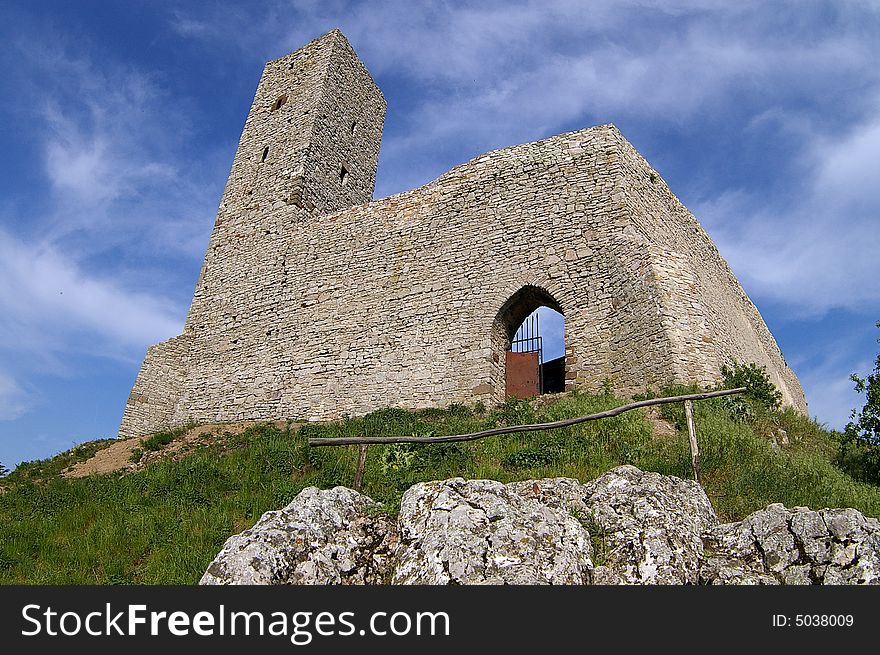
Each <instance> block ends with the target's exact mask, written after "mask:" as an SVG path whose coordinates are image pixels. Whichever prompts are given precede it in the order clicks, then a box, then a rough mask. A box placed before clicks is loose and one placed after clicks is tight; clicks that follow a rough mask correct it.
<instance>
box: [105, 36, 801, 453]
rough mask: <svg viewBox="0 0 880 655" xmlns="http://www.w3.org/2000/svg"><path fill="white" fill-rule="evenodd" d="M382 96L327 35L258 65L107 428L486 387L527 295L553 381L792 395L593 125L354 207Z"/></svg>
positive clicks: (620, 150)
mask: <svg viewBox="0 0 880 655" xmlns="http://www.w3.org/2000/svg"><path fill="white" fill-rule="evenodd" d="M384 115H385V100H384V98H383V96H382V93H381V91H380V90H379V88H378V87H377V86H376V85H375V83H374V82H373V79H372V77H371V76H370V74H369V72H368V71H367V69H366V68H365V67H364V65H363V63H362V62H361V61H360V60H359V59H358V57H357V55H355V53H354V51H353V50H352V49H351V46H350V45H349V43H348V41H347V40H346V39H345V37H344V36H343V35H342V33H341V32H339V31H337V30H334V31H333V32H330V33H328V34H326V35H324V36H322V37H321V38H319V39H316V40H315V41H313V42H311V43H309V44H308V45H306V46H305V47H304V48H302V49H300V50H298V51H296V52H294V53H292V54H290V55H287V56H285V57H282V58H280V59H278V60H275V61H272V62H269V63H268V64H267V65H266V68H265V70H264V72H263V76H262V78H261V79H260V83H259V86H258V87H257V92H256V96H255V97H254V102H253V105H252V106H251V110H250V113H249V114H248V117H247V121H246V122H245V126H244V130H243V132H242V135H241V140H240V142H239V146H238V150H237V152H236V155H235V159H234V161H233V164H232V171H231V172H230V175H229V179H228V181H227V184H226V188H225V191H224V194H223V198H222V200H221V202H220V208H219V211H218V213H217V219H216V222H215V224H214V230H213V232H212V234H211V240H210V242H209V243H208V248H207V252H206V255H205V262H204V265H203V267H202V271H201V274H200V276H199V280H198V283H197V285H196V289H195V292H194V294H193V301H192V305H191V307H190V311H189V315H188V317H187V321H186V324H185V327H184V330H183V334H181V335H180V336H177V337H174V338H173V339H169V340H168V341H165V342H163V343H160V344H157V345H155V346H152V347H150V349H149V350H148V351H147V356H146V358H145V360H144V363H143V366H142V367H141V370H140V373H139V375H138V378H137V380H136V381H135V384H134V388H133V389H132V392H131V394H130V396H129V399H128V402H127V404H126V407H125V412H124V415H123V419H122V425H121V426H120V430H119V433H120V435H121V436H135V435H143V434H147V433H150V432H153V431H156V430H158V429H162V428H166V427H170V426H174V425H180V424H183V423H186V422H188V421H195V422H218V421H237V420H268V419H283V418H291V419H300V420H302V419H309V420H312V419H330V418H337V417H339V416H342V415H344V414H348V415H354V414H363V413H366V412H369V411H372V410H374V409H376V408H379V407H385V406H399V407H426V406H442V405H446V404H449V403H452V402H473V401H476V400H483V401H487V402H496V401H500V400H503V399H504V397H505V395H506V363H505V353H506V352H507V351H508V349H509V348H510V345H511V341H512V340H513V337H514V332H512V331H515V330H516V328H517V326H518V325H519V324H520V323H521V322H522V320H523V319H524V318H525V317H526V316H528V314H529V313H530V312H532V311H533V310H534V309H535V307H536V306H539V305H544V306H547V307H551V308H553V309H555V310H557V311H560V312H561V313H563V314H564V315H565V332H566V351H565V358H564V360H563V362H564V379H565V383H566V385H567V386H569V387H570V386H573V385H578V386H580V387H583V388H586V389H598V388H600V387H601V386H602V384H603V381H605V380H608V381H610V382H611V384H612V386H613V387H614V388H615V390H617V391H618V392H620V393H634V392H642V391H644V390H645V389H646V388H656V387H658V386H659V385H661V384H664V383H668V382H673V381H680V382H691V381H693V382H697V383H701V384H708V383H711V382H713V381H715V380H716V379H717V377H718V375H719V371H720V368H721V365H722V364H724V363H726V362H729V361H730V360H736V361H740V362H746V363H749V362H756V363H758V364H762V365H764V366H766V367H767V370H768V372H769V373H770V375H771V377H772V378H773V381H774V382H775V383H776V384H777V385H778V386H779V387H780V389H781V390H782V393H783V395H784V400H785V402H786V403H788V404H790V405H793V406H795V407H797V408H798V409H800V410H801V411H805V410H806V403H805V400H804V395H803V391H802V390H801V386H800V384H799V383H798V380H797V378H796V377H795V375H794V373H793V372H792V371H791V370H790V369H789V368H788V366H787V365H786V364H785V361H784V359H783V358H782V354H781V353H780V351H779V348H778V347H777V345H776V342H775V341H774V339H773V337H772V335H771V334H770V332H769V331H768V330H767V326H766V325H765V324H764V321H763V320H762V319H761V316H760V315H759V314H758V311H757V310H756V309H755V306H754V305H753V304H752V303H751V301H750V300H749V299H748V297H747V296H746V294H745V293H744V292H743V290H742V288H741V287H740V285H739V283H738V282H737V280H736V278H735V277H734V275H733V273H732V272H731V270H730V268H729V267H728V266H727V264H726V263H725V262H724V260H723V259H722V258H721V256H720V255H719V253H718V251H717V249H716V248H715V246H714V244H713V243H712V241H711V239H710V238H709V237H708V235H707V234H706V233H705V231H704V230H703V229H702V227H700V225H699V223H698V222H697V221H696V219H695V218H694V217H693V216H692V215H691V214H690V213H689V212H688V211H687V209H685V207H684V206H683V205H682V204H681V203H680V202H679V201H678V199H677V198H676V197H675V196H674V195H673V194H672V192H671V191H670V190H669V189H668V187H667V186H666V184H665V183H664V182H663V180H662V179H661V177H660V176H659V174H658V173H657V172H656V171H655V170H654V169H652V168H651V166H650V165H649V164H648V163H647V162H646V161H645V160H644V159H643V158H642V157H641V155H639V153H638V152H636V150H635V149H634V148H633V147H632V145H630V143H629V142H628V141H626V139H624V138H623V136H622V135H621V134H620V132H619V131H618V130H617V129H616V128H615V127H614V126H613V125H602V126H597V127H592V128H589V129H585V130H581V131H578V132H571V133H568V134H562V135H559V136H554V137H551V138H549V139H545V140H543V141H538V142H536V143H529V144H524V145H518V146H514V147H511V148H506V149H503V150H496V151H493V152H490V153H487V154H485V155H482V156H481V157H479V158H477V159H475V160H473V161H470V162H468V163H466V164H463V165H461V166H458V167H456V168H454V169H452V170H451V171H449V172H448V173H446V174H444V175H442V176H441V177H439V178H438V179H437V180H435V181H433V182H431V183H430V184H427V185H425V186H423V187H420V188H418V189H414V190H412V191H408V192H406V193H401V194H398V195H395V196H391V197H389V198H384V199H381V200H375V201H372V200H371V198H372V193H373V187H374V181H375V173H376V164H377V161H378V156H379V144H380V141H381V135H382V124H383V120H384Z"/></svg>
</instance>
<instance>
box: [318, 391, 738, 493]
mask: <svg viewBox="0 0 880 655" xmlns="http://www.w3.org/2000/svg"><path fill="white" fill-rule="evenodd" d="M745 391H746V388H745V387H737V388H736V389H723V390H721V391H708V392H706V393H693V394H687V395H684V396H670V397H668V398H651V399H650V400H639V401H637V402H634V403H629V404H628V405H621V406H620V407H615V408H614V409H608V410H605V411H604V412H598V413H596V414H589V415H587V416H578V417H577V418H570V419H565V420H563V421H554V422H552V423H535V424H533V425H511V426H505V427H501V428H492V429H490V430H483V431H481V432H472V433H470V434H453V435H446V436H439V437H416V436H400V437H330V438H319V439H309V446H360V449H359V453H358V470H357V475H356V476H355V486H356V487H357V488H358V489H357V490H358V491H360V489H359V487H360V486H361V484H362V481H363V474H364V463H365V461H366V447H367V446H368V445H369V444H388V443H450V442H455V441H474V440H476V439H483V438H485V437H491V436H494V435H497V434H515V433H518V432H537V431H538V430H553V429H556V428H565V427H569V426H571V425H577V424H579V423H586V422H587V421H596V420H598V419H602V418H611V417H612V416H617V415H618V414H623V413H624V412H628V411H630V410H633V409H639V408H640V407H650V406H652V405H665V404H668V403H680V402H684V404H685V415H686V417H687V425H688V435H689V437H690V446H691V463H692V465H693V469H694V479H695V480H697V482H699V481H700V452H699V446H698V445H697V434H696V428H695V426H694V418H693V406H692V403H693V401H695V400H706V399H707V398H717V397H719V396H731V395H734V394H739V393H744V392H745Z"/></svg>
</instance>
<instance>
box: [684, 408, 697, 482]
mask: <svg viewBox="0 0 880 655" xmlns="http://www.w3.org/2000/svg"><path fill="white" fill-rule="evenodd" d="M684 415H685V418H686V419H687V425H688V437H689V438H690V442H691V466H692V467H693V469H694V480H696V481H697V483H700V446H699V444H698V443H697V428H696V426H695V425H694V403H693V401H692V400H685V401H684Z"/></svg>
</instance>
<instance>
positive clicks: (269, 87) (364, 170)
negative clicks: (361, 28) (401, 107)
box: [186, 30, 386, 330]
mask: <svg viewBox="0 0 880 655" xmlns="http://www.w3.org/2000/svg"><path fill="white" fill-rule="evenodd" d="M385 107H386V103H385V99H384V97H383V96H382V92H381V91H380V90H379V88H378V87H377V86H376V84H375V83H374V82H373V79H372V77H371V76H370V74H369V72H368V71H367V69H366V68H365V67H364V65H363V63H361V61H360V59H358V57H357V55H356V54H355V52H354V50H352V48H351V45H349V43H348V40H347V39H346V38H345V36H344V35H343V34H342V32H340V31H339V30H333V31H332V32H328V33H327V34H325V35H324V36H322V37H321V38H319V39H316V40H315V41H312V42H311V43H309V44H308V45H306V46H305V47H303V48H301V49H300V50H297V51H296V52H294V53H291V54H289V55H287V56H284V57H281V58H280V59H276V60H274V61H270V62H269V63H268V64H266V67H265V69H264V70H263V75H262V77H261V78H260V84H259V86H258V87H257V92H256V95H255V96H254V102H253V105H251V110H250V113H249V114H248V117H247V121H245V124H244V130H243V131H242V133H241V139H240V141H239V144H238V150H237V151H236V153H235V159H234V160H233V162H232V170H231V172H230V173H229V179H228V181H227V182H226V189H225V190H224V192H223V198H222V200H221V201H220V209H219V211H218V213H217V220H216V222H215V224H214V231H213V233H212V235H211V241H210V243H209V245H208V252H207V256H206V258H205V264H204V267H203V268H202V272H201V275H200V279H199V283H198V285H197V286H196V290H195V295H194V297H193V302H192V306H191V307H190V313H189V317H188V319H187V323H186V327H187V329H196V330H198V328H199V326H203V325H207V324H210V323H214V322H216V320H217V318H218V312H221V313H222V312H224V311H226V308H227V307H229V306H230V305H239V304H241V305H242V309H245V308H247V305H244V304H242V303H240V301H239V300H238V299H236V298H230V297H227V296H226V295H224V293H223V291H222V290H223V289H231V288H235V289H236V290H237V291H238V295H240V293H241V292H242V291H243V290H244V288H245V287H247V286H252V287H255V288H254V291H255V293H257V296H259V295H260V294H259V293H258V292H257V289H258V288H260V287H265V285H267V284H272V283H273V282H278V280H277V279H276V278H275V277H274V276H272V274H271V272H270V271H269V270H268V268H269V266H268V265H269V262H271V261H273V260H276V259H277V256H278V254H279V248H278V243H277V242H276V239H277V238H279V237H280V238H282V239H283V238H284V234H285V233H286V232H287V231H288V228H289V227H290V225H285V223H289V222H290V221H291V220H293V221H298V220H299V221H302V220H307V219H308V218H310V217H313V216H319V215H323V214H328V213H331V212H334V211H336V210H339V209H344V208H346V207H351V206H352V205H358V204H362V203H365V202H369V201H370V200H371V199H372V197H373V189H374V187H375V183H376V166H377V164H378V160H379V145H380V142H381V140H382V125H383V122H384V119H385ZM278 210H284V211H283V214H284V218H283V219H281V218H280V217H278V216H277V214H278V213H279V212H278ZM291 210H292V211H291ZM282 264H284V265H285V266H286V265H288V263H287V262H282ZM290 264H292V263H290ZM267 274H268V278H267ZM233 280H236V281H237V282H236V283H235V284H232V282H233ZM251 283H252V284H251ZM240 314H241V313H240V312H235V311H233V313H232V315H235V316H238V317H239V318H240V317H241V316H240ZM234 322H235V321H233V323H234Z"/></svg>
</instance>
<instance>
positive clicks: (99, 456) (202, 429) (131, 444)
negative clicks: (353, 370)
mask: <svg viewBox="0 0 880 655" xmlns="http://www.w3.org/2000/svg"><path fill="white" fill-rule="evenodd" d="M257 423H258V422H257V421H243V422H241V423H214V424H209V425H198V426H196V427H194V428H192V429H190V430H188V431H187V432H185V433H184V434H182V435H181V436H179V437H177V438H176V439H174V440H173V441H171V442H170V443H169V444H167V445H166V446H165V447H164V448H162V449H161V450H156V451H148V452H145V453H144V454H143V456H142V457H141V459H140V461H139V462H138V463H136V464H135V463H133V462H132V461H131V454H132V452H133V451H134V450H135V448H142V447H143V438H142V437H133V438H131V439H122V440H120V441H117V442H115V443H112V444H110V445H109V446H107V447H106V448H103V449H101V450H99V451H98V452H97V453H95V454H94V456H92V457H91V458H90V459H87V460H84V461H82V462H77V463H76V464H74V465H73V466H71V467H69V468H67V469H66V470H64V471H63V472H62V474H61V475H62V476H63V477H65V478H83V477H85V476H87V475H100V474H102V473H113V472H114V471H122V470H129V471H134V470H138V469H141V468H143V467H144V466H145V465H146V464H149V463H150V462H155V461H156V460H159V459H165V458H168V457H171V458H177V457H181V456H183V455H184V454H186V453H188V452H190V451H192V450H193V449H194V448H196V447H197V446H199V445H202V444H207V443H211V442H213V441H215V440H216V439H217V437H218V436H220V435H224V434H230V435H235V434H241V433H242V432H244V431H245V430H246V429H247V428H249V427H250V426H252V425H256V424H257ZM260 423H265V421H260ZM273 424H274V425H275V426H277V427H280V428H284V427H287V426H288V425H290V426H291V427H295V426H296V427H298V425H299V424H294V423H289V422H288V421H274V423H273Z"/></svg>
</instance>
